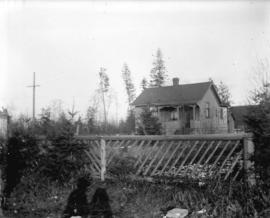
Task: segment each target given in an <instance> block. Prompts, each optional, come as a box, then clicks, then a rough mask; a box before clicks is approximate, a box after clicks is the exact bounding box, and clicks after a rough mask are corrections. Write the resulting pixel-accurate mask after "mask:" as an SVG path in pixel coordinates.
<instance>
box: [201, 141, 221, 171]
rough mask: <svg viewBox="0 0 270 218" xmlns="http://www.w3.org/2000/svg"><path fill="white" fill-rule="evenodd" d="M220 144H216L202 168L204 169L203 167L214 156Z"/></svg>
mask: <svg viewBox="0 0 270 218" xmlns="http://www.w3.org/2000/svg"><path fill="white" fill-rule="evenodd" d="M221 143H222V141H219V142H218V143H217V145H216V147H215V148H214V150H213V151H212V153H211V154H210V155H209V157H208V158H207V160H206V161H205V162H204V164H203V167H205V165H206V164H208V162H209V161H210V160H211V158H212V156H213V155H214V154H215V152H216V150H217V149H218V147H219V146H220V144H221Z"/></svg>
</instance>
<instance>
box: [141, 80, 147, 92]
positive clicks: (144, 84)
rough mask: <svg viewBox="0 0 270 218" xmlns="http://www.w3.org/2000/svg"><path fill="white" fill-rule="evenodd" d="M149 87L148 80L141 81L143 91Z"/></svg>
mask: <svg viewBox="0 0 270 218" xmlns="http://www.w3.org/2000/svg"><path fill="white" fill-rule="evenodd" d="M147 86H148V82H147V80H146V78H143V79H142V81H141V88H142V90H145V89H146V88H147Z"/></svg>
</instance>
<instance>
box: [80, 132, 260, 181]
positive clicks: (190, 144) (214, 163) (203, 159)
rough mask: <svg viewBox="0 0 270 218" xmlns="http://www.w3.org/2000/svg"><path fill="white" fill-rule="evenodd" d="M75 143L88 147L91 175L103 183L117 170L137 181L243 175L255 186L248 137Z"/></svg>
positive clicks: (85, 140) (95, 139)
mask: <svg viewBox="0 0 270 218" xmlns="http://www.w3.org/2000/svg"><path fill="white" fill-rule="evenodd" d="M77 140H79V141H82V142H83V143H87V144H88V145H89V146H88V150H86V154H87V156H88V157H89V159H90V162H91V164H90V168H91V171H92V173H93V175H94V176H98V177H101V179H102V180H104V179H105V176H114V175H113V173H114V169H115V167H116V166H118V167H119V166H120V167H122V168H123V171H124V170H126V171H128V173H129V174H132V175H133V176H136V177H139V178H175V179H193V180H206V179H216V178H217V177H218V178H220V179H223V180H227V179H230V180H237V179H240V178H243V175H244V174H243V172H246V173H245V175H247V177H248V179H249V181H250V182H251V183H254V182H255V177H254V174H253V173H252V172H253V171H252V169H253V168H254V165H253V163H252V162H251V161H250V156H251V155H252V154H253V152H254V147H253V143H252V138H251V136H250V135H248V134H226V135H224V134H222V135H220V134H216V135H178V136H100V137H93V136H77ZM121 164H122V165H121ZM118 171H119V169H118Z"/></svg>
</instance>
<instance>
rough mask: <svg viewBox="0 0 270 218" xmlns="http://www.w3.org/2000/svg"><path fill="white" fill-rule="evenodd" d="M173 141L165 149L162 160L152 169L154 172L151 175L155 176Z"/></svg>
mask: <svg viewBox="0 0 270 218" xmlns="http://www.w3.org/2000/svg"><path fill="white" fill-rule="evenodd" d="M173 143H174V142H173V141H172V142H171V143H170V144H169V146H168V148H167V150H165V152H164V154H163V155H162V157H161V158H160V160H159V161H158V163H157V164H156V167H155V168H154V170H153V171H152V173H151V174H150V176H153V175H154V174H155V172H156V170H157V169H158V167H159V166H160V164H161V163H162V161H163V159H164V158H165V156H166V155H167V153H168V151H169V150H170V149H171V147H172V145H173Z"/></svg>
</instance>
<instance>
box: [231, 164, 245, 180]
mask: <svg viewBox="0 0 270 218" xmlns="http://www.w3.org/2000/svg"><path fill="white" fill-rule="evenodd" d="M243 168H244V167H243V166H241V167H240V168H239V169H238V171H237V172H236V174H235V175H234V177H233V179H232V180H233V181H235V180H236V179H237V176H238V175H239V173H240V172H241V171H242V170H243Z"/></svg>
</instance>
